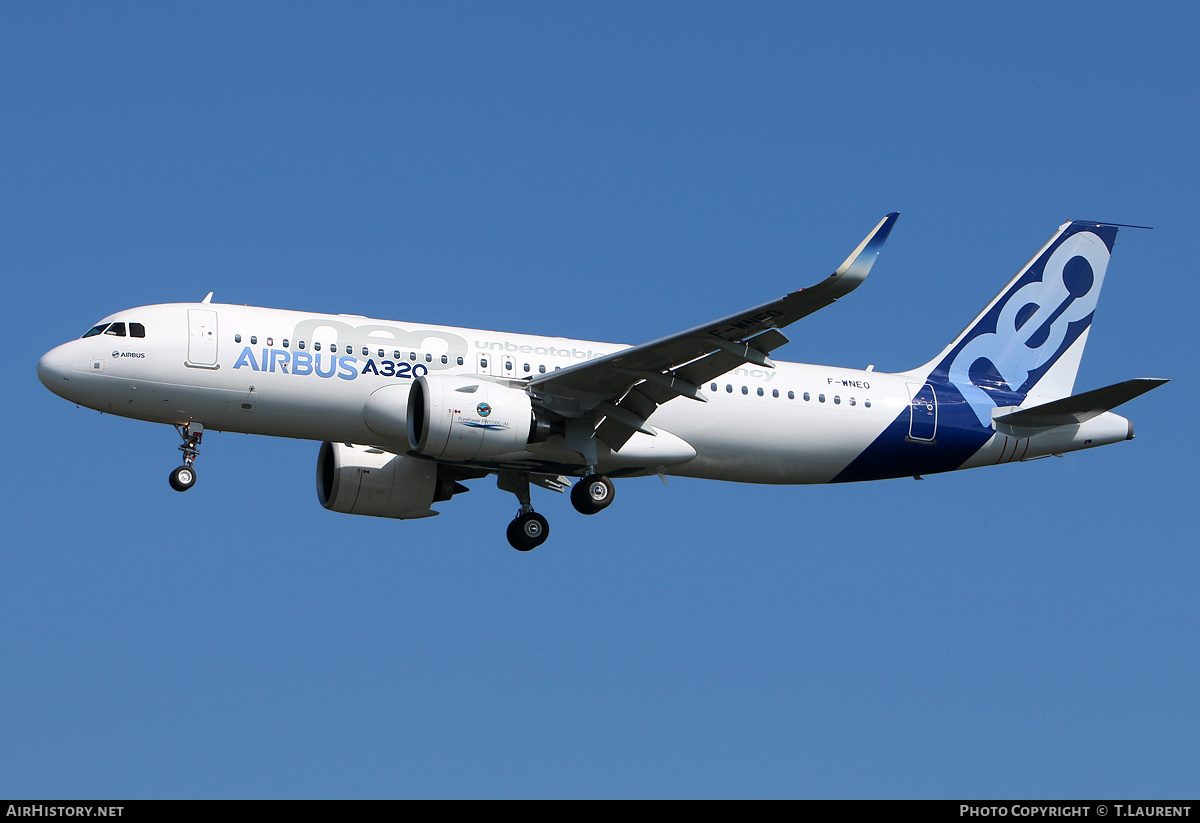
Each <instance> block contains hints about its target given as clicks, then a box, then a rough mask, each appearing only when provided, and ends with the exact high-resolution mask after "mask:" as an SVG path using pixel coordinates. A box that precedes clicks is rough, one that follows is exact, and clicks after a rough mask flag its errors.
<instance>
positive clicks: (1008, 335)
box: [930, 222, 1117, 428]
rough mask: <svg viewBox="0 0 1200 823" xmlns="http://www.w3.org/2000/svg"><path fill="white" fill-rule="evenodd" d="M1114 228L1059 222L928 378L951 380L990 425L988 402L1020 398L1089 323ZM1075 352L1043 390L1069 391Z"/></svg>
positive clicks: (1075, 365) (1013, 402) (1003, 402)
mask: <svg viewBox="0 0 1200 823" xmlns="http://www.w3.org/2000/svg"><path fill="white" fill-rule="evenodd" d="M1116 236H1117V230H1116V228H1115V227H1113V226H1105V225H1098V224H1096V223H1081V222H1075V223H1070V224H1068V225H1067V226H1064V227H1063V229H1062V230H1061V231H1060V232H1059V233H1058V234H1057V235H1056V236H1055V237H1054V238H1052V239H1051V241H1050V242H1049V243H1048V244H1047V245H1046V247H1045V248H1043V249H1042V251H1041V252H1040V253H1039V254H1038V255H1037V256H1036V257H1035V259H1034V260H1033V261H1032V262H1031V263H1030V264H1029V265H1028V266H1026V268H1025V269H1024V270H1023V271H1022V272H1021V273H1020V274H1018V275H1017V277H1016V278H1015V279H1014V280H1013V282H1012V283H1010V284H1009V285H1008V286H1007V287H1006V288H1005V290H1004V291H1003V292H1001V293H1000V294H999V295H998V296H997V297H996V299H995V300H993V301H992V303H991V305H989V306H988V307H987V308H986V309H985V310H984V311H983V313H982V314H981V315H980V316H979V317H978V318H977V319H976V321H975V322H974V323H973V324H972V325H971V326H970V327H969V328H968V329H967V330H966V331H965V332H963V333H962V334H961V335H960V336H959V338H958V339H957V340H956V341H955V342H954V343H953V344H951V346H950V347H949V348H948V349H947V350H946V351H945V352H943V354H942V356H941V357H940V358H939V360H938V362H937V365H936V366H935V367H934V368H933V371H932V372H931V373H930V379H931V380H934V381H943V382H948V383H953V384H954V386H955V388H957V389H958V390H959V391H960V392H961V393H962V395H963V399H965V400H966V401H967V403H968V404H969V405H970V407H971V410H972V411H973V412H974V414H975V417H976V418H977V419H978V421H979V424H980V425H981V426H983V427H984V428H990V427H991V425H992V416H991V415H992V410H993V409H994V408H996V407H997V406H1006V405H1016V404H1018V403H1020V400H1021V398H1023V397H1024V396H1025V395H1026V394H1028V393H1029V392H1030V390H1031V389H1033V388H1034V386H1037V385H1038V383H1039V382H1040V381H1041V380H1042V378H1043V377H1045V376H1046V375H1047V373H1049V372H1050V370H1051V369H1052V368H1053V367H1054V366H1055V364H1056V363H1058V362H1059V360H1060V358H1062V357H1063V355H1064V354H1065V353H1066V352H1067V351H1068V350H1070V349H1071V346H1072V345H1073V344H1074V343H1075V341H1076V340H1078V339H1079V338H1080V336H1081V335H1083V334H1084V333H1085V332H1086V331H1087V329H1088V327H1089V326H1090V325H1091V322H1092V315H1093V313H1094V312H1095V309H1096V301H1097V299H1098V298H1099V296H1100V287H1101V286H1102V285H1103V283H1104V272H1105V270H1106V269H1107V268H1108V260H1109V257H1110V256H1111V255H1112V247H1113V242H1114V241H1115V240H1116ZM1080 354H1082V346H1080V347H1079V349H1077V350H1076V351H1075V352H1074V353H1073V356H1072V357H1071V358H1070V361H1073V362H1064V363H1063V367H1062V369H1061V370H1062V372H1063V374H1062V375H1061V377H1060V378H1059V379H1056V380H1054V381H1051V382H1053V383H1054V384H1055V385H1054V386H1053V387H1047V393H1048V394H1050V395H1055V394H1061V395H1065V394H1069V393H1070V391H1071V385H1072V384H1073V383H1074V380H1075V373H1076V371H1077V370H1078V367H1079V356H1080ZM1064 386H1065V389H1064V388H1063V387H1064Z"/></svg>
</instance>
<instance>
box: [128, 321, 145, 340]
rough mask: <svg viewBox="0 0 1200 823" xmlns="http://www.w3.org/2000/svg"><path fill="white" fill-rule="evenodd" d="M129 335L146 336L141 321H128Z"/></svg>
mask: <svg viewBox="0 0 1200 823" xmlns="http://www.w3.org/2000/svg"><path fill="white" fill-rule="evenodd" d="M129 336H130V337H145V336H146V327H145V326H143V325H142V324H141V323H130V324H129Z"/></svg>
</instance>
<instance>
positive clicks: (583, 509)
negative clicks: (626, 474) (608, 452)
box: [571, 474, 617, 514]
mask: <svg viewBox="0 0 1200 823" xmlns="http://www.w3.org/2000/svg"><path fill="white" fill-rule="evenodd" d="M616 493H617V490H616V489H615V488H613V483H612V481H611V480H609V479H608V478H607V477H605V476H604V475H602V474H589V475H588V476H587V477H585V478H583V479H582V480H580V481H579V482H578V483H576V484H575V485H574V486H572V487H571V505H572V506H574V507H575V511H577V512H579V513H580V514H595V513H596V512H599V511H603V510H604V509H607V508H608V505H609V504H610V503H612V502H613V497H614V496H615V495H616Z"/></svg>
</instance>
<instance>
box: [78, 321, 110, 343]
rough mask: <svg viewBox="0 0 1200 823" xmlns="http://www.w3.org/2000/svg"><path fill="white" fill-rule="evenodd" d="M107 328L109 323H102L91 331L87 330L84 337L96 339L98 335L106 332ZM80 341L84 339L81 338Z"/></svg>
mask: <svg viewBox="0 0 1200 823" xmlns="http://www.w3.org/2000/svg"><path fill="white" fill-rule="evenodd" d="M107 328H108V324H107V323H101V324H100V325H99V326H92V327H91V328H90V329H88V330H87V332H86V333H85V334H84V335H83V336H84V337H95V336H96V335H98V334H99V333H100V332H102V331H104V330H105V329H107ZM80 339H81V340H82V339H83V338H80Z"/></svg>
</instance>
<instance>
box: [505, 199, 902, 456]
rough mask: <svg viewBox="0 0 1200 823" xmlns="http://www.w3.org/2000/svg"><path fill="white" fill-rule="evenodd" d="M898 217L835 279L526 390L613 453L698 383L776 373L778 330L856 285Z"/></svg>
mask: <svg viewBox="0 0 1200 823" xmlns="http://www.w3.org/2000/svg"><path fill="white" fill-rule="evenodd" d="M899 216H900V215H899V212H893V213H891V214H889V215H887V216H886V217H884V218H883V219H882V220H880V221H879V225H877V226H876V227H875V228H874V229H873V230H872V231H871V233H870V234H868V235H867V236H866V238H865V239H864V240H863V241H862V242H861V243H859V245H858V248H856V249H855V250H854V251H853V252H852V253H851V254H850V256H849V257H847V258H846V261H845V262H844V263H842V265H841V266H839V267H838V268H837V271H835V272H834V273H833V274H831V275H830V276H829V277H826V278H825V279H824V280H822V281H821V282H819V283H817V284H816V285H813V286H810V287H808V288H806V289H799V290H797V291H794V292H792V293H790V294H787V295H784V296H783V297H781V298H779V299H778V300H773V301H771V302H769V303H763V304H762V305H761V306H755V307H754V308H752V309H748V310H747V311H743V312H738V313H737V314H731V315H729V316H728V317H722V318H721V319H719V320H715V321H713V322H712V323H706V324H704V325H703V326H696V327H695V328H692V329H688V330H687V331H683V332H680V333H678V334H673V335H671V336H669V337H664V338H662V339H660V340H655V341H653V342H650V343H643V344H642V345H640V346H633V347H632V348H628V349H623V350H621V351H619V352H614V353H612V354H609V355H606V356H604V357H601V358H597V359H595V360H590V361H588V362H586V363H579V364H577V365H574V366H570V367H568V368H565V369H561V370H559V371H555V372H551V373H550V374H547V375H543V376H539V377H537V378H534V379H533V380H531V381H530V382H529V391H530V392H531V393H532V394H533V396H534V397H535V398H536V399H537V400H538V401H539V402H540V403H542V405H544V406H545V407H546V408H548V409H551V410H552V411H555V412H557V413H559V414H562V415H563V416H564V417H568V418H585V417H588V416H589V415H590V416H592V417H593V418H594V420H595V421H597V422H599V426H598V427H597V428H596V429H595V435H596V436H597V437H599V438H600V439H601V440H603V441H604V442H605V443H606V444H608V446H609V447H610V448H612V449H619V448H620V447H621V446H622V445H624V444H625V442H626V441H627V440H628V439H629V438H630V437H632V436H633V434H634V432H637V431H642V432H645V433H647V434H653V430H652V429H650V428H648V427H647V426H646V419H647V418H648V417H649V416H650V415H651V414H653V412H654V410H655V409H657V408H658V407H659V406H660V405H662V404H663V403H666V402H667V401H668V400H672V399H674V398H676V397H689V398H691V399H693V400H699V401H705V400H706V398H705V397H704V394H703V393H702V392H701V391H700V388H699V386H700V385H701V384H703V383H706V382H708V381H709V380H711V379H713V378H714V377H718V376H719V375H722V374H725V373H726V372H728V371H731V370H733V369H735V368H737V367H738V366H741V365H743V364H745V363H752V364H755V365H758V366H762V367H765V368H774V365H773V364H772V363H771V361H770V360H769V359H768V358H767V354H769V353H770V352H771V351H772V350H774V349H777V348H779V347H780V346H782V345H783V344H784V343H786V342H788V339H787V338H786V337H784V335H783V333H782V332H781V331H780V329H782V328H783V327H784V326H787V325H788V324H790V323H794V322H796V321H797V320H799V319H800V318H802V317H805V316H807V315H810V314H812V313H813V312H815V311H817V310H818V309H823V308H825V307H826V306H828V305H829V304H830V303H833V302H834V301H835V300H837V299H838V298H839V297H842V296H843V295H846V294H849V293H850V292H851V291H853V290H854V289H855V288H857V287H858V285H859V284H860V283H862V281H863V280H865V279H866V277H867V274H868V273H869V272H870V270H871V266H872V265H873V264H874V262H875V260H876V258H877V257H878V256H879V250H880V248H881V247H882V246H883V243H884V241H885V240H887V237H888V235H889V234H890V233H891V231H892V227H893V226H895V224H896V218H898V217H899Z"/></svg>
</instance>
